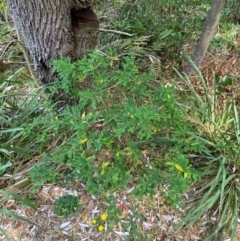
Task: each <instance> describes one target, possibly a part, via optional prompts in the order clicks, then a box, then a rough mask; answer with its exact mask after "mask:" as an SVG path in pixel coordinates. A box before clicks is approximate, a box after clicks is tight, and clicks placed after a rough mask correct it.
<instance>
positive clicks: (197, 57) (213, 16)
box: [186, 0, 225, 75]
mask: <svg viewBox="0 0 240 241" xmlns="http://www.w3.org/2000/svg"><path fill="white" fill-rule="evenodd" d="M224 4H225V0H213V2H212V6H211V9H210V10H209V12H208V15H207V20H206V22H205V24H204V27H203V30H202V33H201V35H200V38H199V41H198V43H197V46H196V49H195V51H194V53H193V56H192V60H193V62H194V64H195V65H196V66H197V67H199V66H200V64H201V61H202V59H203V58H204V56H205V54H206V52H207V49H208V46H209V44H210V41H211V39H212V37H213V34H214V30H215V28H216V26H217V25H218V22H219V19H220V15H221V12H222V10H223V7H224ZM195 72H196V71H195V69H194V67H193V66H192V65H189V66H188V68H187V70H186V73H187V74H188V75H193V74H194V73H195Z"/></svg>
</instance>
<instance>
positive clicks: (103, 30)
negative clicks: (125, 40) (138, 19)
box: [99, 28, 135, 37]
mask: <svg viewBox="0 0 240 241" xmlns="http://www.w3.org/2000/svg"><path fill="white" fill-rule="evenodd" d="M99 31H100V32H106V33H117V34H122V35H127V36H130V37H131V36H134V35H135V33H133V34H131V33H126V32H122V31H117V30H112V29H104V28H100V29H99Z"/></svg>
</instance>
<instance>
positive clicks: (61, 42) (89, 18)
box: [7, 0, 99, 84]
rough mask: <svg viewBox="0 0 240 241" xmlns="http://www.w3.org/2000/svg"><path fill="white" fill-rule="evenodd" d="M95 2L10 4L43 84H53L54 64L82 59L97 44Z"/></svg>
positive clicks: (17, 0) (21, 0)
mask: <svg viewBox="0 0 240 241" xmlns="http://www.w3.org/2000/svg"><path fill="white" fill-rule="evenodd" d="M90 1H91V0H31V1H30V0H7V2H8V6H9V9H10V12H11V14H12V16H13V18H14V21H15V23H16V25H17V27H18V29H19V30H20V32H21V34H22V36H23V39H24V42H25V45H26V48H27V50H28V51H29V54H30V57H31V59H32V60H33V63H34V65H35V70H36V73H37V75H38V77H39V78H40V80H41V82H42V83H43V84H49V83H51V82H53V80H54V78H55V77H56V73H54V72H53V69H52V66H51V65H50V61H51V59H52V58H59V57H60V56H70V57H71V59H72V60H73V61H74V60H76V59H79V58H82V57H83V55H85V54H86V53H87V51H89V50H91V49H93V48H94V47H95V46H96V43H97V36H98V29H99V21H98V18H97V16H96V14H95V13H94V12H93V10H92V5H91V2H90Z"/></svg>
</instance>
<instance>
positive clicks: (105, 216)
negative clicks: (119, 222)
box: [101, 213, 107, 221]
mask: <svg viewBox="0 0 240 241" xmlns="http://www.w3.org/2000/svg"><path fill="white" fill-rule="evenodd" d="M101 219H102V220H103V221H105V220H106V219H107V215H106V214H105V213H103V214H102V215H101Z"/></svg>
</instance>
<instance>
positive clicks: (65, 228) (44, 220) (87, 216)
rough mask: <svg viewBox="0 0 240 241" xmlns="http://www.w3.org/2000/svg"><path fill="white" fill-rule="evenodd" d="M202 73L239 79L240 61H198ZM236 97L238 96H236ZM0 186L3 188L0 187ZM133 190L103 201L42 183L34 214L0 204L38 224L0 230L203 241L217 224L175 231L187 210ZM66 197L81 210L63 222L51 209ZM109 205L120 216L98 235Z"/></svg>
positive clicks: (29, 235) (65, 239) (27, 235)
mask: <svg viewBox="0 0 240 241" xmlns="http://www.w3.org/2000/svg"><path fill="white" fill-rule="evenodd" d="M201 70H202V72H203V73H204V75H205V76H210V77H209V80H211V76H212V72H213V71H214V72H215V74H216V75H217V76H225V75H229V74H230V73H231V75H240V61H239V59H238V58H237V57H236V56H231V55H229V56H218V57H216V56H208V57H207V58H206V59H205V61H204V62H203V64H202V67H201ZM239 81H240V79H239V78H238V82H237V83H236V84H238V85H239ZM209 82H211V81H209ZM196 85H197V83H196ZM231 88H234V87H231ZM227 91H228V90H227V89H226V92H227ZM229 93H230V91H229ZM239 97H240V94H238V98H239ZM239 99H240V98H239ZM239 99H238V100H239ZM5 178H6V175H5ZM22 178H23V177H22ZM27 178H28V177H27ZM6 179H7V178H6ZM4 182H6V180H5V181H4ZM2 183H3V179H2V180H0V185H2ZM1 188H3V187H2V186H1ZM158 188H159V190H164V188H166V187H164V186H159V187H158ZM133 189H134V186H131V187H127V188H126V190H125V191H119V192H114V193H108V195H107V197H106V196H101V195H100V196H99V197H95V196H91V195H89V194H87V193H86V191H84V184H81V183H75V184H74V185H73V186H71V188H66V187H65V186H64V185H60V184H58V185H50V184H49V185H45V186H43V187H42V189H41V190H40V191H39V192H38V193H37V194H35V195H34V198H33V199H34V200H35V201H36V203H37V209H36V210H31V209H30V208H29V207H24V206H23V205H22V204H21V205H20V204H19V203H17V202H15V201H14V200H8V201H7V202H6V203H5V205H4V208H6V209H8V210H10V211H14V213H16V214H17V215H20V216H22V217H24V218H26V219H28V220H30V221H31V222H33V223H36V224H38V225H39V226H35V225H31V224H28V223H26V222H23V221H22V220H14V219H9V217H7V216H6V217H5V216H4V217H2V218H1V220H0V227H2V228H3V229H4V230H5V232H6V233H7V234H8V235H9V236H10V238H11V239H12V240H13V241H20V240H21V241H30V240H31V241H42V240H44V241H47V240H51V241H55V240H56V241H73V240H82V241H84V240H96V241H98V240H99V241H100V240H109V241H110V240H116V241H117V240H132V241H147V240H152V241H153V240H154V241H165V240H166V241H168V240H169V241H170V240H171V241H182V240H183V241H197V240H203V238H204V237H205V235H206V230H207V229H208V228H209V227H208V226H207V225H209V223H211V222H212V223H214V222H215V221H216V216H215V214H214V213H209V214H206V215H205V216H204V217H203V218H202V219H201V220H199V224H198V225H196V226H194V227H187V228H184V229H179V228H178V224H179V223H180V221H181V220H182V218H183V217H184V215H185V213H186V209H187V206H185V208H184V209H181V208H178V209H177V210H174V209H173V208H172V207H171V206H170V205H169V204H168V203H167V202H166V201H165V200H164V198H163V197H162V196H161V194H160V191H159V190H156V195H155V196H154V197H153V198H152V199H151V198H150V197H148V196H147V197H143V198H142V199H139V198H138V199H137V198H136V197H134V196H133V195H132V193H131V192H132V190H133ZM192 191H194V187H192V189H191V191H190V192H192ZM18 194H21V196H24V195H28V194H29V193H28V190H27V189H23V190H21V191H19V193H18ZM67 194H73V195H79V196H80V200H79V202H80V204H81V205H82V208H81V209H80V211H77V212H76V213H75V214H74V215H72V216H70V217H68V218H67V219H62V218H60V217H59V216H57V215H56V214H55V213H54V211H53V206H54V203H55V201H56V200H57V199H58V198H59V197H60V196H63V195H67ZM189 195H190V194H189ZM187 198H188V194H185V195H184V196H183V197H182V199H183V200H186V201H187ZM106 199H109V200H110V199H111V202H106ZM111 203H112V204H113V205H114V206H116V207H117V208H118V209H119V210H118V211H119V213H118V214H115V215H117V216H114V215H113V214H109V215H108V216H107V219H106V220H105V221H104V228H103V230H102V231H101V232H100V231H98V223H97V224H93V223H92V220H94V219H98V217H99V215H101V214H105V213H106V209H107V207H108V206H109V205H110V204H111ZM189 205H190V204H189ZM116 220H117V221H116ZM237 237H238V239H237V240H239V241H240V225H239V226H238V230H237ZM3 240H6V239H5V238H4V236H0V241H3ZM228 240H230V239H229V238H228V237H227V236H226V239H225V241H228Z"/></svg>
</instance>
